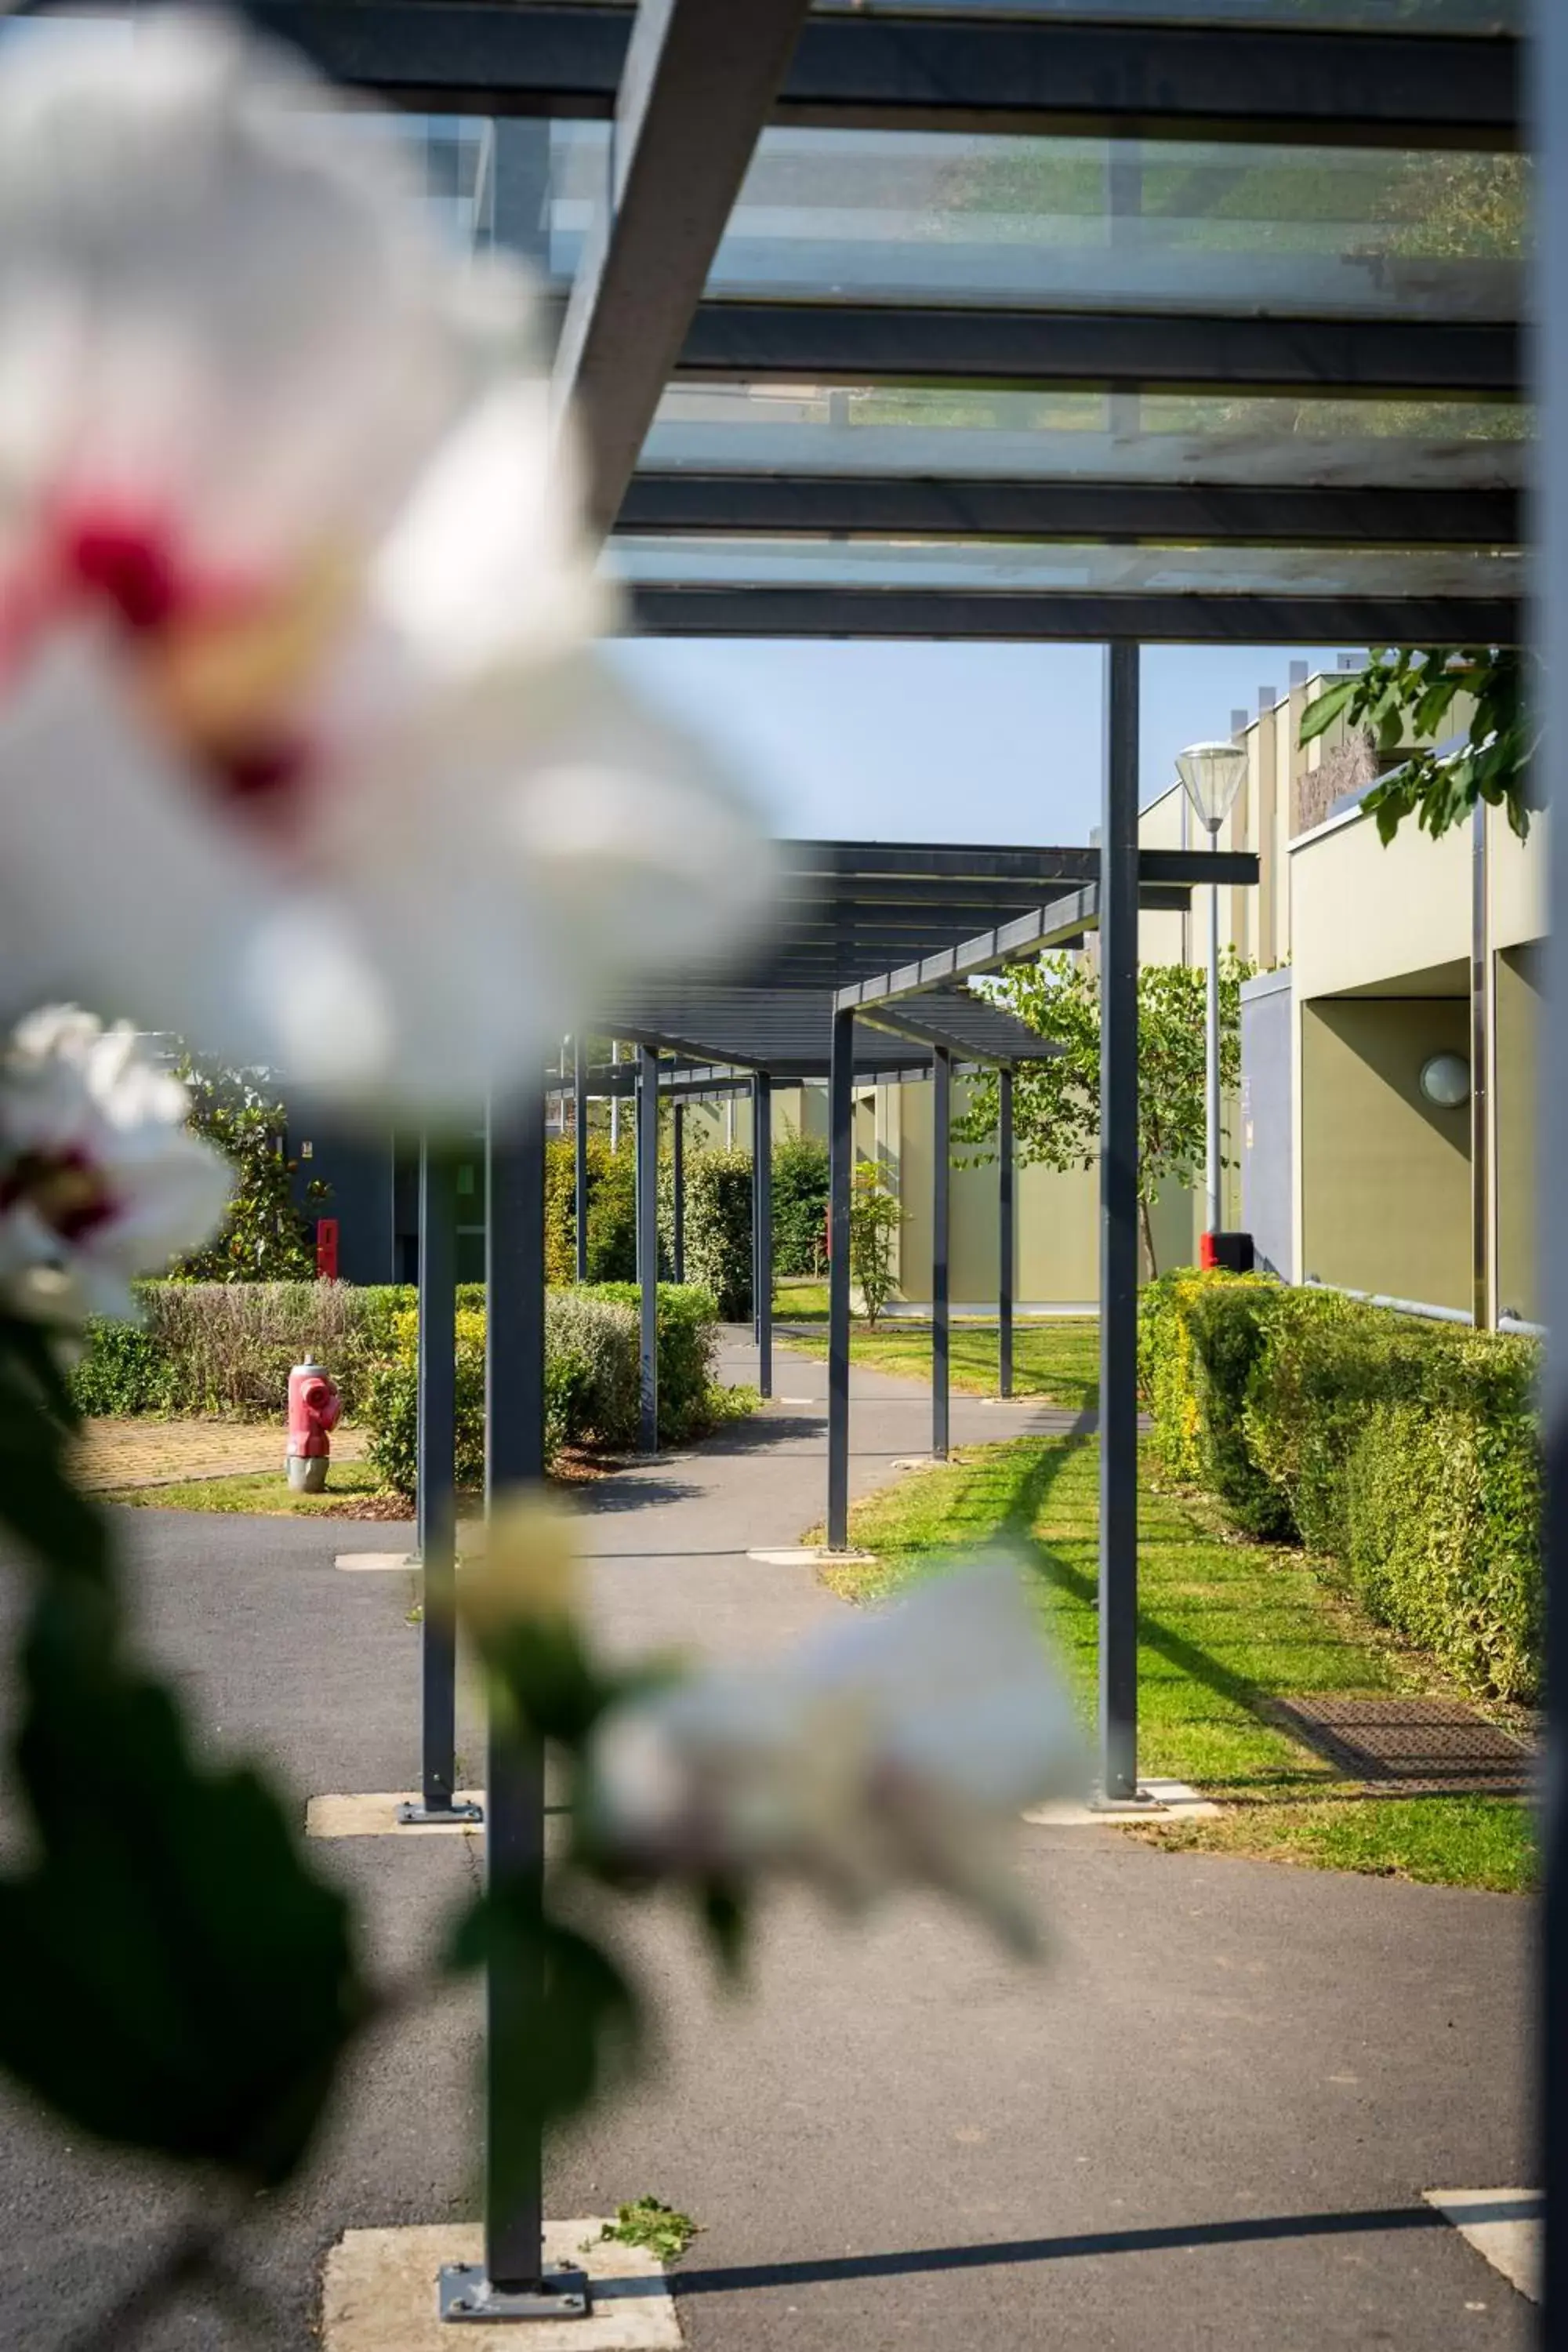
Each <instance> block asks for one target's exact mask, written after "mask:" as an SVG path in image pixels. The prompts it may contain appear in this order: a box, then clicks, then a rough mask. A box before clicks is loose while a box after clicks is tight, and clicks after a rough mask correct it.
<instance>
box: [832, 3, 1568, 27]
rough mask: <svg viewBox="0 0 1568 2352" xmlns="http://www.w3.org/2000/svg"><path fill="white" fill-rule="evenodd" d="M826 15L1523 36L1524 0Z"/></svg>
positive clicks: (900, 6) (870, 9)
mask: <svg viewBox="0 0 1568 2352" xmlns="http://www.w3.org/2000/svg"><path fill="white" fill-rule="evenodd" d="M812 5H813V6H814V7H816V8H818V9H820V10H821V11H822V12H823V13H824V14H825V15H834V16H838V15H842V14H844V13H845V12H846V11H849V10H853V11H854V12H855V13H856V14H857V15H863V16H883V15H892V16H971V15H973V16H1076V17H1078V18H1079V19H1080V20H1083V21H1089V22H1091V23H1092V22H1095V21H1097V20H1100V21H1104V20H1106V19H1109V20H1110V21H1111V22H1112V23H1115V24H1119V25H1120V24H1142V25H1172V24H1175V25H1283V26H1291V25H1296V26H1301V27H1302V28H1303V29H1305V30H1308V31H1311V32H1321V31H1324V30H1326V29H1328V28H1330V27H1337V28H1339V29H1341V30H1342V31H1348V32H1355V33H1517V32H1522V31H1523V29H1524V0H812Z"/></svg>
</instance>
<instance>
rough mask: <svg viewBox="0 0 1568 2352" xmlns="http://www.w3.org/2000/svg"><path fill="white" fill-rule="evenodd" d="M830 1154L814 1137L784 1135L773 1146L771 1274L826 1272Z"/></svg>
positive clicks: (824, 1145)
mask: <svg viewBox="0 0 1568 2352" xmlns="http://www.w3.org/2000/svg"><path fill="white" fill-rule="evenodd" d="M827 1194H828V1151H827V1146H826V1143H822V1142H819V1141H818V1139H817V1138H816V1136H815V1135H786V1136H784V1137H783V1138H782V1139H780V1140H779V1141H778V1142H777V1143H775V1144H774V1146H773V1272H774V1273H775V1274H781V1275H812V1274H824V1273H826V1269H827Z"/></svg>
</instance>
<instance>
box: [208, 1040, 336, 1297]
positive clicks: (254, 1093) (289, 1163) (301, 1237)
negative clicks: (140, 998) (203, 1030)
mask: <svg viewBox="0 0 1568 2352" xmlns="http://www.w3.org/2000/svg"><path fill="white" fill-rule="evenodd" d="M178 1075H179V1076H181V1077H182V1078H183V1079H184V1083H185V1085H186V1087H188V1088H189V1090H190V1097H191V1118H190V1123H191V1125H192V1127H193V1128H194V1129H195V1131H196V1133H197V1134H198V1135H203V1136H205V1138H206V1139H207V1141H208V1142H209V1143H211V1144H213V1145H214V1146H216V1149H217V1150H219V1151H221V1152H222V1153H223V1155H224V1158H225V1159H226V1160H228V1162H229V1163H230V1165H231V1166H232V1168H233V1169H234V1171H235V1185H234V1195H233V1198H232V1199H231V1201H230V1202H229V1207H228V1214H227V1215H226V1217H225V1219H224V1221H223V1224H222V1227H221V1228H220V1230H219V1231H218V1233H217V1234H216V1236H215V1237H214V1239H213V1240H212V1241H210V1242H209V1243H208V1244H207V1245H206V1247H205V1249H202V1250H197V1251H195V1253H194V1255H191V1256H190V1257H186V1258H182V1259H181V1260H180V1262H179V1265H178V1267H177V1269H176V1271H177V1272H179V1273H180V1274H182V1275H185V1276H189V1278H190V1279H191V1280H192V1281H193V1282H305V1281H309V1280H310V1279H311V1278H312V1277H313V1276H314V1274H315V1271H316V1244H315V1236H314V1234H313V1233H312V1231H311V1228H310V1222H309V1220H308V1219H307V1218H306V1217H304V1216H303V1215H302V1214H301V1213H300V1206H299V1203H298V1202H297V1201H296V1200H295V1198H294V1178H295V1175H296V1174H297V1172H298V1162H297V1161H295V1160H290V1159H289V1157H288V1149H289V1138H288V1114H287V1112H286V1111H285V1110H284V1108H283V1105H282V1103H281V1102H279V1100H278V1099H277V1097H275V1096H274V1095H272V1094H270V1093H269V1092H268V1090H267V1089H266V1087H264V1086H263V1085H262V1083H261V1076H260V1073H259V1072H257V1071H254V1070H229V1069H226V1068H225V1067H224V1066H223V1064H222V1063H221V1062H215V1061H212V1060H210V1059H207V1058H205V1057H204V1056H198V1055H192V1054H188V1053H187V1054H185V1055H183V1056H182V1058H181V1060H180V1063H179V1065H178ZM327 1191H328V1188H327V1186H326V1185H325V1184H322V1183H320V1182H312V1183H311V1184H310V1185H309V1186H307V1188H306V1197H307V1199H309V1200H311V1201H317V1202H324V1201H325V1200H326V1198H327Z"/></svg>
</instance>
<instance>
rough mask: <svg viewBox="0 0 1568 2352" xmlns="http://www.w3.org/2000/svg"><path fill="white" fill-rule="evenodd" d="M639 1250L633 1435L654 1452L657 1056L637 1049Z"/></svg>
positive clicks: (649, 1049) (648, 1451) (648, 1049)
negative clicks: (637, 1388) (638, 1365)
mask: <svg viewBox="0 0 1568 2352" xmlns="http://www.w3.org/2000/svg"><path fill="white" fill-rule="evenodd" d="M637 1290H638V1303H639V1308H640V1312H639V1317H638V1349H639V1355H640V1359H641V1381H640V1394H641V1406H640V1413H639V1418H638V1423H637V1438H638V1443H639V1444H640V1445H641V1447H642V1450H643V1452H644V1453H645V1454H657V1453H658V1055H657V1054H656V1053H655V1052H654V1050H653V1048H652V1047H651V1046H649V1045H640V1046H639V1047H638V1049H637Z"/></svg>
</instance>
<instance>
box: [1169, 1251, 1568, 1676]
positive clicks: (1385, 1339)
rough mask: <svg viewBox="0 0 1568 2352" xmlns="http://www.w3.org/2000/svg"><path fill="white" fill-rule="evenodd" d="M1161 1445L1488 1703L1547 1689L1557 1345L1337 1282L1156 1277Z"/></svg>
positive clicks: (1173, 1467) (1243, 1515) (1182, 1475)
mask: <svg viewBox="0 0 1568 2352" xmlns="http://www.w3.org/2000/svg"><path fill="white" fill-rule="evenodd" d="M1140 1368H1141V1373H1142V1386H1143V1392H1144V1396H1145V1399H1146V1400H1147V1402H1148V1403H1149V1406H1150V1408H1151V1410H1152V1413H1153V1415H1154V1424H1155V1425H1154V1439H1153V1444H1154V1450H1155V1454H1156V1456H1157V1458H1158V1459H1159V1461H1160V1462H1161V1464H1162V1465H1163V1468H1164V1469H1165V1470H1166V1471H1167V1472H1168V1473H1169V1474H1170V1475H1172V1476H1173V1477H1174V1478H1176V1479H1179V1480H1183V1481H1185V1482H1187V1483H1190V1484H1197V1485H1202V1486H1206V1487H1208V1488H1209V1489H1210V1490H1211V1491H1212V1492H1213V1493H1214V1494H1215V1496H1217V1497H1218V1499H1219V1500H1220V1502H1221V1503H1223V1504H1224V1506H1225V1507H1226V1510H1227V1511H1228V1512H1229V1513H1230V1515H1231V1516H1232V1517H1234V1518H1235V1519H1236V1520H1237V1522H1238V1524H1240V1525H1241V1526H1242V1527H1244V1528H1247V1530H1248V1531H1249V1532H1252V1533H1256V1534H1259V1535H1266V1536H1271V1537H1281V1536H1284V1537H1295V1538H1299V1539H1300V1541H1301V1542H1303V1543H1305V1544H1306V1545H1307V1546H1308V1547H1309V1548H1310V1549H1311V1550H1313V1551H1315V1552H1318V1553H1321V1555H1322V1556H1323V1557H1324V1558H1325V1559H1326V1560H1328V1561H1329V1562H1330V1563H1331V1565H1332V1567H1333V1569H1334V1570H1335V1572H1337V1574H1338V1575H1339V1576H1340V1577H1341V1578H1342V1580H1343V1582H1344V1583H1345V1585H1346V1586H1347V1588H1348V1589H1349V1590H1350V1591H1352V1592H1353V1593H1354V1595H1355V1596H1356V1598H1357V1600H1358V1601H1360V1602H1361V1603H1362V1605H1363V1607H1364V1608H1365V1609H1366V1610H1367V1612H1368V1613H1369V1614H1370V1615H1372V1616H1373V1617H1374V1618H1376V1619H1378V1620H1379V1621H1381V1622H1383V1623H1384V1624H1387V1625H1391V1626H1393V1627H1394V1628H1395V1629H1396V1630H1397V1631H1398V1632H1399V1633H1401V1634H1403V1635H1404V1636H1405V1638H1406V1639H1407V1640H1409V1641H1411V1642H1413V1643H1416V1644H1417V1645H1418V1646H1419V1647H1420V1648H1422V1649H1424V1650H1426V1652H1427V1653H1428V1654H1430V1655H1431V1656H1432V1657H1434V1658H1435V1659H1436V1660H1438V1661H1439V1662H1440V1663H1441V1664H1442V1665H1443V1666H1444V1667H1445V1668H1446V1669H1447V1671H1448V1672H1449V1673H1450V1674H1452V1675H1454V1676H1455V1677H1456V1679H1457V1680H1458V1681H1459V1682H1461V1683H1463V1684H1465V1685H1467V1686H1468V1688H1470V1689H1471V1690H1473V1691H1476V1692H1478V1693H1479V1694H1483V1695H1489V1696H1496V1697H1500V1698H1508V1699H1520V1700H1528V1699H1531V1698H1532V1697H1534V1696H1536V1695H1537V1693H1538V1691H1539V1688H1540V1682H1541V1666H1542V1562H1541V1548H1540V1513H1541V1476H1542V1472H1541V1449H1540V1436H1539V1431H1538V1427H1537V1423H1536V1417H1535V1411H1534V1384H1535V1380H1536V1376H1537V1373H1538V1371H1539V1369H1540V1356H1539V1350H1538V1349H1537V1348H1536V1346H1535V1344H1534V1343H1533V1342H1532V1341H1531V1340H1530V1339H1522V1338H1515V1337H1511V1336H1510V1335H1507V1334H1503V1333H1494V1332H1474V1331H1468V1330H1466V1329H1465V1328H1463V1327H1462V1326H1455V1325H1447V1324H1440V1323H1420V1322H1416V1321H1415V1320H1413V1319H1411V1318H1405V1317H1401V1316H1396V1315H1394V1314H1392V1313H1391V1312H1390V1311H1389V1310H1387V1309H1386V1308H1381V1307H1367V1306H1363V1304H1362V1303H1361V1302H1359V1301H1358V1300H1355V1299H1349V1298H1344V1297H1340V1296H1338V1295H1337V1294H1336V1293H1334V1292H1331V1291H1316V1290H1295V1289H1290V1288H1288V1287H1286V1286H1284V1285H1282V1284H1280V1283H1277V1282H1273V1281H1269V1280H1268V1279H1267V1278H1264V1277H1258V1276H1241V1277H1237V1276H1227V1275H1222V1274H1196V1273H1179V1274H1173V1275H1167V1276H1164V1277H1163V1279H1162V1280H1161V1281H1159V1282H1157V1283H1152V1284H1151V1285H1150V1286H1148V1289H1147V1290H1146V1291H1145V1293H1144V1297H1143V1304H1142V1315H1141V1322H1140Z"/></svg>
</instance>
